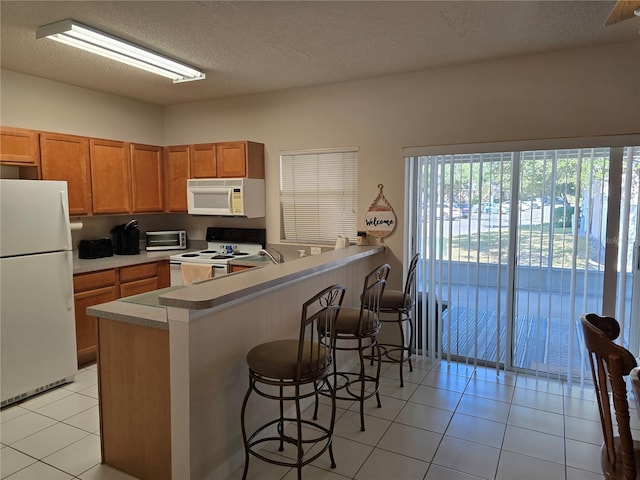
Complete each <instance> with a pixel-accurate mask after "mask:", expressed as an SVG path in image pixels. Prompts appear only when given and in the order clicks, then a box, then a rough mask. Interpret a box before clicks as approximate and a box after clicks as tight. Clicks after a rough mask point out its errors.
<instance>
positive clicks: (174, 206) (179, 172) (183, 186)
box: [163, 145, 191, 213]
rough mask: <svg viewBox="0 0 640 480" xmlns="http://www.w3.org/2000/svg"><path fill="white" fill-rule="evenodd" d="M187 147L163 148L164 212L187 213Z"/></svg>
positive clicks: (188, 148) (189, 150)
mask: <svg viewBox="0 0 640 480" xmlns="http://www.w3.org/2000/svg"><path fill="white" fill-rule="evenodd" d="M190 153H191V147H189V146H188V145H182V146H175V147H165V148H164V152H163V154H164V185H165V188H164V192H165V195H164V204H165V211H166V212H185V213H186V211H187V178H189V156H190Z"/></svg>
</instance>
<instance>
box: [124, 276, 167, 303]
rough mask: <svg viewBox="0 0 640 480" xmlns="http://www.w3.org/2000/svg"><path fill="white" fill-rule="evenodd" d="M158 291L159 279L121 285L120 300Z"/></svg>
mask: <svg viewBox="0 0 640 480" xmlns="http://www.w3.org/2000/svg"><path fill="white" fill-rule="evenodd" d="M157 289H158V278H157V277H153V278H144V279H142V280H136V281H134V282H128V283H121V284H120V298H123V297H129V296H131V295H138V294H139V293H146V292H151V291H153V290H157Z"/></svg>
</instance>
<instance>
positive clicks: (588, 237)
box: [405, 137, 640, 381]
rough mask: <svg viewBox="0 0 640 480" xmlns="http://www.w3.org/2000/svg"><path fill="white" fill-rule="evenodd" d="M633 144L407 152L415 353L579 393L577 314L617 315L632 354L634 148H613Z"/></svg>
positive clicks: (637, 286) (639, 160)
mask: <svg viewBox="0 0 640 480" xmlns="http://www.w3.org/2000/svg"><path fill="white" fill-rule="evenodd" d="M629 139H631V140H638V138H636V137H633V138H632V137H624V138H616V139H611V141H612V142H611V143H613V145H612V146H611V147H603V146H600V145H598V144H596V145H595V146H591V145H584V144H585V143H587V144H588V143H589V140H588V139H573V140H572V139H567V140H566V141H562V142H560V141H558V142H559V143H566V144H567V145H562V146H566V147H567V148H558V149H553V148H548V149H547V148H535V147H536V145H534V144H532V143H533V142H531V143H528V144H527V145H526V146H525V145H517V144H505V145H499V144H495V145H493V147H496V149H495V150H493V151H492V150H490V148H491V147H492V146H491V145H489V146H485V148H484V151H482V150H480V151H476V152H474V151H473V150H472V149H473V148H474V147H476V146H474V145H471V146H468V147H467V146H457V147H458V148H460V150H461V152H460V153H457V152H447V151H445V152H444V153H442V154H441V153H438V152H437V151H429V148H431V149H436V148H437V147H427V148H425V150H426V151H424V152H420V151H416V150H417V148H416V149H414V148H413V147H412V148H411V149H405V153H407V150H413V152H414V153H413V154H411V155H407V156H406V158H407V168H408V172H407V176H406V178H407V183H406V191H407V192H408V193H407V195H408V200H409V205H410V208H407V210H406V212H405V213H406V217H405V220H406V222H407V225H408V230H409V233H408V234H407V237H406V238H405V241H406V250H407V251H408V253H409V254H411V253H413V251H412V250H411V249H412V248H415V251H417V252H419V253H420V260H421V261H420V264H419V266H418V281H417V288H418V292H419V295H418V305H419V308H418V312H417V314H416V317H415V318H416V321H417V331H418V333H419V334H418V336H417V342H416V344H415V345H414V348H415V351H417V352H422V353H423V354H424V355H426V354H427V353H428V354H429V356H431V357H436V358H438V357H441V358H445V357H446V358H447V359H452V358H454V359H458V360H461V359H462V360H466V361H468V362H470V363H474V364H476V363H478V364H487V365H495V366H496V368H505V369H510V370H515V371H523V370H526V371H529V372H535V373H536V375H539V376H544V377H552V378H566V379H568V380H571V379H573V380H580V381H583V380H584V379H585V378H587V377H588V375H586V374H585V372H586V371H587V369H588V364H587V363H585V359H586V356H585V351H584V346H583V340H582V337H581V329H580V326H579V319H580V316H581V315H582V314H583V313H586V312H605V313H606V314H607V315H613V316H615V317H616V320H618V322H619V323H620V326H621V334H620V336H619V337H618V339H617V341H618V342H619V343H620V344H621V345H623V346H625V347H626V346H627V345H628V346H629V348H630V349H631V350H634V349H635V350H637V345H638V343H639V342H638V340H639V339H640V332H639V330H640V329H639V328H638V322H637V321H635V319H636V318H640V317H638V313H637V312H639V311H640V310H639V308H640V296H639V293H640V283H639V280H640V268H637V262H635V261H634V260H633V258H634V252H636V251H637V248H638V243H637V241H636V239H637V238H640V237H639V234H640V224H638V222H637V211H638V205H639V200H640V175H639V174H638V172H640V148H639V147H632V146H626V147H622V146H619V145H616V143H614V142H617V143H622V142H623V141H625V140H629ZM605 140H606V139H605ZM605 140H602V139H601V140H599V141H598V143H601V144H604V145H606V143H605ZM553 142H554V141H552V140H550V141H548V142H545V141H541V142H540V143H541V144H545V143H546V144H549V143H551V144H552V143H553ZM594 143H595V142H594ZM501 146H504V147H512V149H507V148H504V150H502V149H500V147H501ZM541 146H542V145H541ZM577 146H582V148H576V147H577ZM480 147H481V148H482V147H483V146H480ZM518 147H520V148H518ZM525 147H533V148H525ZM446 148H448V147H444V149H445V150H446ZM452 148H453V147H452ZM465 150H466V151H465ZM456 206H458V207H460V211H461V212H463V211H464V209H465V208H467V209H468V210H467V211H468V214H467V215H464V214H462V213H461V214H460V215H458V214H457V212H456V211H455V208H456ZM634 245H635V247H634ZM633 292H635V293H633Z"/></svg>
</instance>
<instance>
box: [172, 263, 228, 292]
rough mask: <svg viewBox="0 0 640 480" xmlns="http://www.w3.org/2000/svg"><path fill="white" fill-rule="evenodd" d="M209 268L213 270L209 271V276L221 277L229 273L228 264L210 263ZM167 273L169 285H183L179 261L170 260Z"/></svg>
mask: <svg viewBox="0 0 640 480" xmlns="http://www.w3.org/2000/svg"><path fill="white" fill-rule="evenodd" d="M211 268H212V269H213V271H212V272H211V276H212V277H213V278H217V277H222V276H224V275H227V274H228V273H229V265H228V264H226V263H225V264H220V263H216V264H211ZM169 273H170V276H171V286H172V287H175V286H177V285H184V282H183V281H182V267H181V263H180V262H176V261H173V260H172V261H170V262H169Z"/></svg>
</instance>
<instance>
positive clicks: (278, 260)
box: [258, 248, 284, 265]
mask: <svg viewBox="0 0 640 480" xmlns="http://www.w3.org/2000/svg"><path fill="white" fill-rule="evenodd" d="M271 250H273V251H274V252H276V253H277V254H278V258H276V257H275V256H274V255H273V253H271V252H270V251H269V250H268V249H266V248H264V249H262V250H260V251H259V252H258V255H262V256H267V257H269V260H271V261H272V262H273V263H275V264H276V265H278V264H280V263H284V256H283V255H282V253H280V252H279V251H278V250H276V249H275V248H272V249H271Z"/></svg>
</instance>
